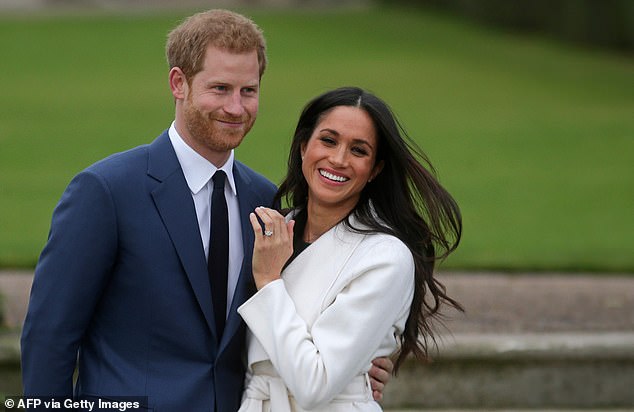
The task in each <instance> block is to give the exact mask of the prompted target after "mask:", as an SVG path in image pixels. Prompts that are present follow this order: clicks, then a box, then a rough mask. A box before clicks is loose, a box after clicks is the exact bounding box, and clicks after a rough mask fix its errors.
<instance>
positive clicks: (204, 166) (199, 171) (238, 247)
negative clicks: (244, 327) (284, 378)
mask: <svg viewBox="0 0 634 412" xmlns="http://www.w3.org/2000/svg"><path fill="white" fill-rule="evenodd" d="M168 133H169V137H170V141H171V142H172V146H173V147H174V151H175V152H176V157H177V158H178V162H179V163H180V165H181V168H182V169H183V173H184V174H185V180H186V181H187V185H188V186H189V190H190V191H191V194H192V198H193V199H194V206H195V207H196V217H197V218H198V228H199V229H200V240H201V241H202V244H203V249H204V250H205V257H206V256H208V254H209V253H208V252H209V234H210V233H209V229H210V225H211V213H210V210H211V194H212V192H213V187H214V183H213V181H212V180H211V177H212V176H213V175H214V173H216V170H218V168H217V167H216V166H214V165H213V164H212V163H211V162H209V161H208V160H207V159H205V158H204V157H202V156H201V155H200V154H198V152H196V151H195V150H194V149H192V148H191V147H190V146H189V145H187V143H185V141H184V140H183V138H182V137H181V136H180V135H179V134H178V132H177V131H176V128H175V126H174V123H172V125H171V127H170V129H169V132H168ZM233 159H234V153H233V150H232V151H231V155H230V156H229V159H228V160H227V162H226V163H225V164H224V165H223V166H222V167H220V170H222V171H224V172H225V174H226V175H227V182H228V183H229V184H226V185H225V198H226V199H227V210H228V212H229V273H228V279H227V312H225V316H227V313H228V310H229V308H230V307H231V300H232V299H233V294H234V293H235V290H236V285H237V283H238V277H239V275H240V269H241V267H242V259H243V258H244V250H243V248H242V228H241V226H240V208H239V206H238V193H237V192H236V183H235V180H234V178H233Z"/></svg>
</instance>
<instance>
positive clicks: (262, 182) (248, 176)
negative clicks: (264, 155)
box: [233, 160, 277, 191]
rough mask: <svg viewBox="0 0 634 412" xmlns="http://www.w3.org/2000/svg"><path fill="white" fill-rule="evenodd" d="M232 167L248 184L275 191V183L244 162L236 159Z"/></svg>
mask: <svg viewBox="0 0 634 412" xmlns="http://www.w3.org/2000/svg"><path fill="white" fill-rule="evenodd" d="M233 167H234V171H235V172H237V173H238V175H239V176H240V178H242V179H244V180H245V182H246V183H248V184H249V185H255V186H258V187H260V188H261V189H268V190H273V191H277V186H275V183H273V182H271V181H270V180H269V179H267V178H266V177H265V176H264V175H262V174H260V173H258V172H256V171H255V170H253V169H251V168H250V167H249V166H247V165H245V164H244V163H242V162H240V161H238V160H236V161H235V162H234V166H233Z"/></svg>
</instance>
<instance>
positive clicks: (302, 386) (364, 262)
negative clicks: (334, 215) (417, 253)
mask: <svg viewBox="0 0 634 412" xmlns="http://www.w3.org/2000/svg"><path fill="white" fill-rule="evenodd" d="M350 264H351V265H352V267H350V268H349V269H348V270H349V271H350V273H347V274H345V276H346V278H347V279H350V280H349V282H348V283H347V284H346V285H345V286H344V287H343V288H341V289H340V290H339V292H338V293H337V295H336V297H335V299H334V301H333V302H332V304H331V305H329V306H328V307H327V308H325V310H323V312H322V313H321V314H320V315H319V317H318V318H317V320H316V321H315V322H314V324H313V325H312V328H309V327H308V325H307V324H306V322H305V321H304V320H303V319H302V318H301V317H300V316H299V315H298V314H297V312H296V309H295V305H294V303H293V300H292V298H291V297H290V296H289V294H288V292H287V290H286V288H285V286H284V282H283V281H282V280H277V281H274V282H271V283H269V284H268V285H267V286H265V287H264V288H262V289H261V290H260V291H258V292H257V293H256V294H255V295H254V296H253V297H252V298H251V299H250V300H248V301H247V302H246V303H245V304H243V305H242V306H241V307H240V308H239V312H240V314H241V315H242V317H243V318H244V320H245V321H246V323H247V325H248V327H249V329H251V331H252V333H253V334H254V336H255V337H256V338H257V339H258V341H259V342H260V343H261V344H262V346H263V348H264V349H265V351H266V352H267V354H268V355H269V357H270V359H271V362H272V363H273V365H274V367H275V368H276V370H277V371H278V373H279V375H280V376H281V378H282V379H283V380H284V382H285V384H286V386H287V387H288V388H289V390H290V392H291V393H292V394H293V396H294V397H295V399H296V401H297V402H298V403H299V405H300V406H301V407H303V408H306V409H313V408H316V407H321V406H323V405H324V404H326V403H327V402H329V401H330V400H332V399H333V398H334V397H335V396H336V395H337V394H338V393H339V392H340V391H341V390H343V388H345V386H346V385H347V384H348V383H349V382H350V381H351V380H352V378H354V377H355V376H357V375H359V374H361V373H363V372H366V371H367V370H368V369H369V365H370V362H371V360H372V359H373V358H374V357H375V355H376V351H377V349H378V348H379V347H380V345H381V342H382V341H383V340H384V339H385V338H386V336H387V335H388V334H391V333H402V330H396V328H395V326H394V325H395V324H396V322H397V320H399V319H401V320H402V319H403V318H405V319H406V317H407V315H408V314H409V308H410V305H411V300H412V296H413V289H414V262H413V258H412V255H411V253H410V251H409V249H407V247H406V246H405V245H404V244H403V243H402V242H400V241H398V240H396V239H392V238H388V239H387V240H386V241H382V242H379V243H377V244H375V245H373V246H371V247H368V248H367V249H365V250H363V251H361V252H360V253H359V256H357V257H355V260H354V264H352V263H350ZM307 272H308V271H307ZM317 274H318V268H311V269H310V275H317ZM305 275H308V273H306V274H305Z"/></svg>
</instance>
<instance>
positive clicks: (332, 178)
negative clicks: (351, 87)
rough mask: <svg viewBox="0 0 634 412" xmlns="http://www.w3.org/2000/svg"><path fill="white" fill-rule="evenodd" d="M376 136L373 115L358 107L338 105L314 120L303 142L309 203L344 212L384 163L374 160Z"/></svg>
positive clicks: (303, 169)
mask: <svg viewBox="0 0 634 412" xmlns="http://www.w3.org/2000/svg"><path fill="white" fill-rule="evenodd" d="M377 146H378V138H377V135H376V130H375V128H374V123H373V122H372V118H371V117H370V115H368V113H367V112H366V111H365V110H363V109H359V108H357V107H352V106H337V107H335V108H333V109H332V110H330V111H329V112H327V113H326V114H325V115H324V116H323V117H322V118H321V119H320V121H319V122H318V123H317V126H316V127H315V130H313V133H312V135H311V136H310V139H309V140H308V142H307V143H305V144H304V146H302V150H301V153H302V172H303V173H304V178H305V179H306V182H307V183H308V202H309V204H311V203H312V204H313V205H319V206H322V207H328V208H335V209H337V210H339V212H340V213H347V212H349V211H350V210H352V209H353V208H354V207H355V205H356V204H357V202H358V200H359V197H360V195H361V191H362V190H363V188H364V187H365V185H366V184H367V183H368V180H371V179H373V178H374V177H375V176H376V175H377V174H378V173H379V172H380V171H381V168H382V167H383V163H382V162H380V163H379V164H378V165H377V164H376V152H377Z"/></svg>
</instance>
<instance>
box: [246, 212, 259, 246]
mask: <svg viewBox="0 0 634 412" xmlns="http://www.w3.org/2000/svg"><path fill="white" fill-rule="evenodd" d="M249 220H250V221H251V227H253V234H254V235H255V238H256V240H257V239H261V238H262V225H260V222H258V218H257V216H256V215H255V213H249Z"/></svg>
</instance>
